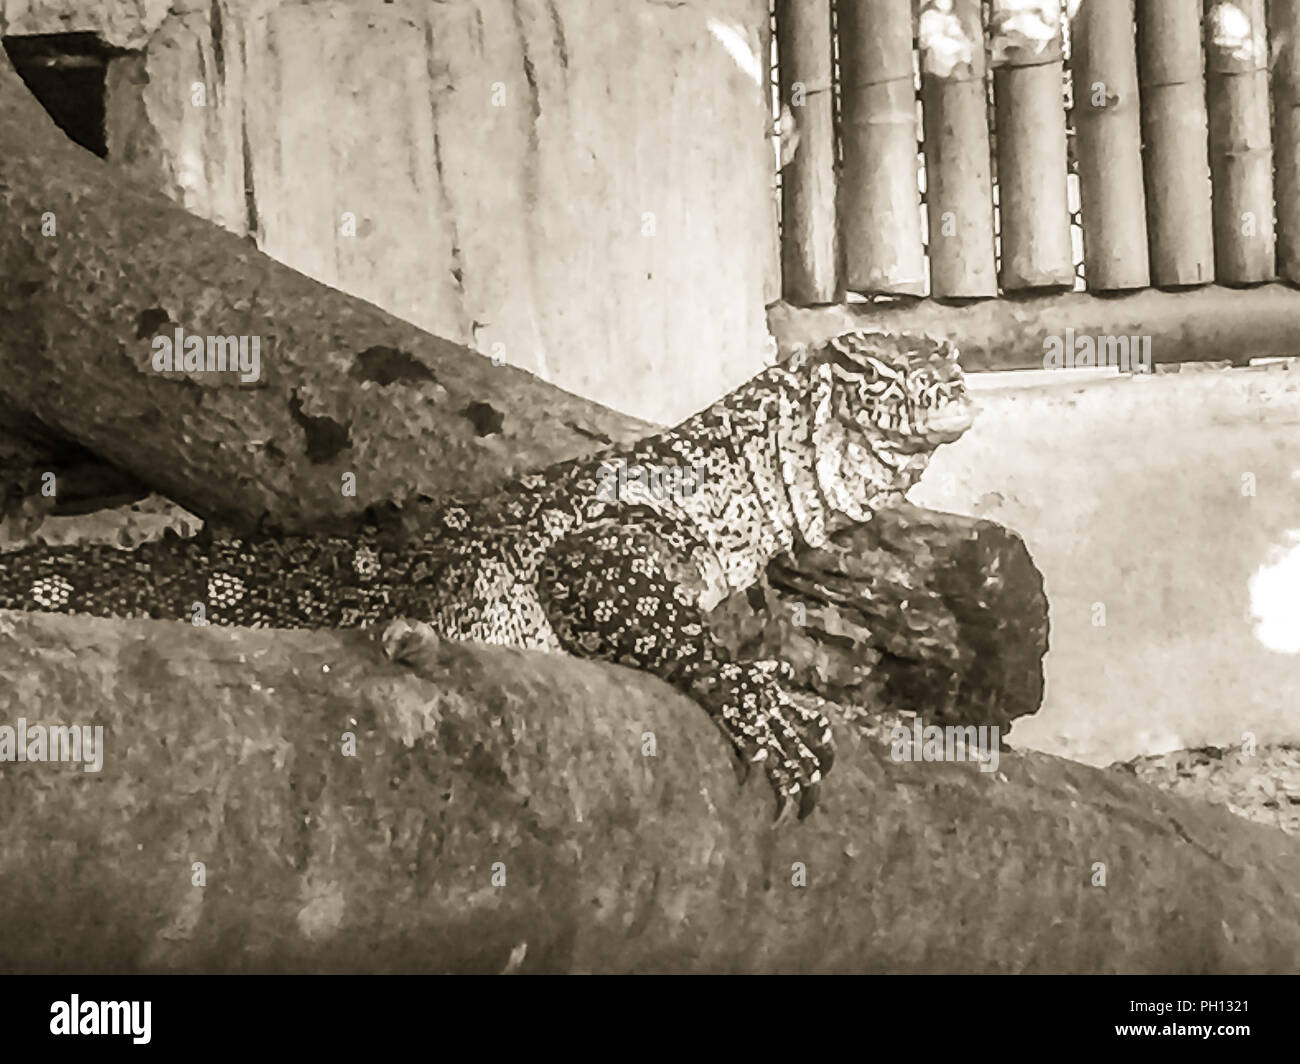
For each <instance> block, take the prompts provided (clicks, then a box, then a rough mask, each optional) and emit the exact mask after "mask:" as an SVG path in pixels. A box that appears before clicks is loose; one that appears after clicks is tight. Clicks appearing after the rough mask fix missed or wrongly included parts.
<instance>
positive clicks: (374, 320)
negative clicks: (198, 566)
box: [0, 54, 648, 531]
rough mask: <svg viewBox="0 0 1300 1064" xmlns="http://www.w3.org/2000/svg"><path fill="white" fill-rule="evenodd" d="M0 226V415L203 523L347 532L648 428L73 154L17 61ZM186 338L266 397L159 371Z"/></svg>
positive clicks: (206, 377)
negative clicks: (236, 344) (98, 458)
mask: <svg viewBox="0 0 1300 1064" xmlns="http://www.w3.org/2000/svg"><path fill="white" fill-rule="evenodd" d="M0 218H3V220H4V224H3V225H0V316H3V319H4V322H5V327H4V329H3V330H0V404H2V406H3V407H8V408H13V409H14V410H18V411H22V412H23V413H24V414H25V415H27V416H28V417H33V418H35V419H37V420H38V421H39V422H40V423H41V424H42V425H43V426H45V427H46V428H47V429H49V430H51V431H53V432H55V433H59V434H62V435H64V436H66V437H67V438H69V439H73V440H77V441H79V442H80V443H82V444H84V445H85V446H86V447H87V448H89V449H90V450H91V451H93V452H94V453H96V454H99V455H102V456H103V457H104V458H105V459H107V460H108V461H110V462H112V463H114V464H115V465H118V466H120V467H121V468H122V469H124V470H126V471H127V472H129V473H131V474H133V475H134V476H135V477H137V478H138V479H139V480H141V481H143V482H145V483H147V484H150V485H153V486H155V487H157V488H158V489H159V490H160V491H162V492H164V493H165V494H167V495H169V496H171V497H172V498H174V499H176V500H177V501H178V502H180V503H182V504H183V505H186V506H188V507H190V508H191V509H193V510H195V511H196V512H198V513H200V514H202V515H204V516H205V517H216V516H221V517H224V518H225V519H226V520H227V521H228V522H229V523H231V524H233V525H239V526H244V527H251V526H252V525H255V524H257V523H258V522H260V521H263V520H268V519H269V521H270V523H272V524H274V525H275V526H277V527H281V528H285V529H292V530H309V529H317V528H321V527H327V528H329V529H330V530H333V531H337V530H339V529H340V528H341V527H342V525H343V523H344V522H345V521H347V520H349V519H351V520H354V521H355V520H356V519H357V518H359V517H360V515H361V514H362V513H363V512H364V511H365V510H366V509H367V507H370V506H373V505H375V504H378V503H383V502H387V501H389V500H399V501H400V500H405V499H408V498H413V497H419V496H421V495H424V496H429V497H436V496H438V495H442V494H446V493H448V492H449V491H452V490H455V491H466V492H472V491H475V490H479V489H483V488H486V487H487V486H489V485H490V484H492V483H493V482H495V481H496V480H499V479H500V478H501V477H502V476H504V475H506V474H508V473H509V472H511V471H514V470H518V469H524V468H536V467H538V466H543V465H547V464H549V463H551V462H554V461H558V460H560V459H562V458H567V457H571V456H573V455H575V454H579V453H583V452H584V451H589V450H591V449H592V446H593V442H600V441H614V440H630V439H635V438H636V437H638V436H641V435H644V433H645V431H646V430H647V428H648V426H647V425H646V424H645V423H644V422H641V421H638V420H636V419H635V418H630V417H625V416H623V415H620V414H617V413H615V412H614V411H611V410H608V409H606V408H605V407H602V406H600V405H599V404H596V403H591V402H588V401H586V400H583V399H579V398H578V397H577V396H573V395H570V394H568V393H566V392H562V391H560V390H559V389H557V388H554V387H552V386H550V385H547V384H545V383H544V382H542V381H540V380H538V379H537V378H536V377H533V376H532V375H531V374H528V373H525V372H524V371H522V370H518V369H514V368H512V367H509V366H504V365H503V366H495V365H493V363H492V361H491V360H489V359H487V358H484V357H483V356H481V355H479V354H478V353H477V352H475V351H472V350H470V349H469V348H466V347H462V346H460V345H459V344H454V343H451V342H450V341H447V340H443V339H439V338H438V337H435V336H430V335H429V334H428V333H424V332H422V331H420V330H419V329H417V328H415V327H414V326H413V325H410V324H408V323H406V322H403V321H400V320H399V319H397V318H395V317H393V316H392V315H390V314H387V313H385V312H384V311H381V310H379V309H378V308H377V307H374V306H372V305H371V304H369V303H367V302H365V301H364V300H362V299H358V298H356V297H354V296H349V295H345V294H343V293H341V292H338V291H335V290H334V289H331V288H328V287H327V286H325V285H322V284H318V283H317V282H315V281H312V280H310V279H309V278H307V277H304V276H303V275H302V274H299V273H297V272H296V271H294V270H292V269H290V268H289V267H287V266H282V265H281V264H279V263H278V262H276V261H275V260H274V259H271V258H270V257H268V256H266V255H263V254H262V253H261V252H259V251H258V250H257V249H256V248H255V247H254V246H253V245H252V244H251V243H249V242H248V241H246V240H243V239H240V238H238V237H236V236H234V235H232V234H230V233H227V232H226V231H225V230H223V229H221V228H220V227H218V226H216V225H213V224H212V223H210V222H206V221H203V220H202V219H199V218H196V217H194V216H193V215H191V214H189V213H187V212H186V211H184V210H182V209H181V208H180V207H177V206H176V205H174V204H173V203H171V202H170V201H169V200H167V199H166V198H165V197H163V196H162V195H160V194H158V193H154V192H150V191H148V190H145V189H143V188H141V187H139V186H137V185H136V184H135V183H134V182H132V181H131V180H129V179H127V178H126V177H125V176H124V175H123V174H121V173H120V172H119V171H117V170H116V169H115V168H113V167H111V166H109V165H108V164H106V163H104V162H102V161H101V160H99V159H97V158H95V157H94V156H93V155H91V154H90V153H88V152H86V151H83V150H82V149H81V148H79V147H77V146H76V145H74V144H72V143H71V142H70V141H69V140H68V139H67V137H66V136H64V134H63V133H62V132H61V131H60V130H58V129H57V128H56V127H55V126H54V124H53V122H51V120H50V118H49V117H48V115H46V114H45V112H44V111H43V110H42V109H41V106H40V104H38V103H37V102H36V100H35V99H34V98H33V97H32V95H31V94H30V93H29V92H28V91H27V89H26V87H25V86H24V85H23V83H22V81H21V80H20V79H19V78H18V75H17V74H16V73H15V72H14V70H13V68H12V66H11V65H10V63H9V61H8V60H7V59H6V58H5V57H4V56H3V55H2V54H0ZM177 328H180V329H183V331H184V332H183V334H184V335H185V336H197V337H201V338H206V337H209V336H211V337H228V336H229V337H245V338H248V341H249V348H250V350H251V345H252V340H253V338H256V339H257V340H258V344H259V350H260V374H259V376H258V378H257V379H256V380H251V381H242V380H241V379H240V375H239V374H237V373H232V372H224V373H219V372H211V373H207V372H205V373H195V374H190V375H183V374H177V373H160V372H156V371H155V369H154V365H153V358H154V354H155V350H154V347H153V341H154V340H155V339H156V338H158V337H173V338H174V336H175V330H176V329H177ZM3 424H4V423H3V421H2V420H0V427H3ZM413 441H416V442H413ZM348 473H352V474H355V476H356V494H355V495H346V494H344V493H343V491H342V478H343V477H344V475H345V474H348Z"/></svg>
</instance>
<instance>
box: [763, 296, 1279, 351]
mask: <svg viewBox="0 0 1300 1064" xmlns="http://www.w3.org/2000/svg"><path fill="white" fill-rule="evenodd" d="M1297 321H1300V291H1297V290H1296V289H1294V288H1292V287H1290V286H1289V285H1283V284H1262V285H1257V286H1256V287H1254V288H1245V289H1242V288H1224V287H1222V286H1220V285H1207V286H1205V287H1202V288H1195V289H1191V290H1183V291H1177V292H1162V291H1160V290H1159V289H1156V288H1141V289H1137V290H1136V291H1133V292H1125V293H1122V294H1119V295H1114V296H1096V295H1092V294H1091V293H1089V292H1059V293H1054V294H1044V295H1040V296H1034V297H1032V298H1024V299H985V300H981V301H980V302H978V303H970V304H967V305H965V306H952V305H949V304H945V303H940V302H939V301H938V300H934V299H921V300H915V301H911V302H909V303H906V304H898V305H893V306H884V305H879V306H866V305H864V304H849V305H847V306H838V307H819V308H816V309H813V310H804V309H801V308H798V307H789V306H786V305H784V304H781V303H778V304H775V305H774V306H772V307H769V308H768V313H767V323H768V328H769V329H771V331H772V335H773V336H775V337H776V341H777V345H778V347H779V349H780V350H782V351H789V350H791V349H792V348H793V347H794V346H795V345H797V344H801V343H802V344H806V345H812V344H817V343H820V342H822V341H823V340H826V339H828V338H829V337H832V336H838V335H840V334H841V333H845V332H848V331H849V330H851V329H862V328H871V329H890V330H894V331H899V332H919V333H929V334H931V335H933V336H940V337H946V338H948V339H950V340H952V341H953V343H955V344H956V345H957V348H958V350H959V351H960V352H961V364H962V367H963V368H964V369H966V370H970V371H982V370H1009V369H1043V368H1044V367H1045V366H1047V365H1050V364H1051V356H1053V355H1055V354H1056V352H1057V351H1058V349H1059V346H1060V345H1062V344H1063V343H1064V342H1065V341H1067V340H1069V339H1071V338H1073V343H1070V344H1066V345H1065V346H1066V348H1067V349H1068V350H1070V351H1074V352H1076V353H1078V352H1082V351H1083V350H1085V349H1086V347H1087V344H1088V341H1089V338H1090V339H1091V346H1092V351H1093V356H1094V359H1097V358H1099V357H1101V356H1105V357H1104V359H1103V360H1102V362H1101V364H1103V365H1106V364H1111V363H1112V362H1113V361H1115V358H1114V356H1115V354H1116V345H1117V343H1118V344H1119V345H1120V349H1119V352H1118V353H1119V356H1120V358H1121V359H1122V357H1123V355H1124V351H1123V346H1124V345H1123V341H1124V340H1125V339H1127V340H1128V341H1129V342H1128V344H1127V349H1128V350H1127V354H1128V357H1129V358H1130V359H1133V358H1134V356H1135V352H1136V355H1137V357H1138V358H1144V357H1145V354H1146V344H1145V340H1144V339H1143V338H1145V337H1150V341H1151V342H1150V356H1151V361H1152V362H1153V363H1154V364H1155V365H1164V364H1172V363H1182V362H1206V361H1216V360H1228V361H1232V362H1236V363H1244V362H1247V361H1249V360H1250V359H1251V358H1266V357H1277V356H1287V355H1294V354H1295V351H1296V322H1297ZM1134 337H1137V338H1138V339H1139V341H1140V342H1139V343H1136V344H1135V343H1134V342H1133V338H1134ZM1079 361H1080V360H1079V358H1078V357H1077V355H1076V358H1075V361H1074V363H1073V364H1075V365H1078V364H1079ZM1066 364H1069V363H1068V362H1067V363H1066Z"/></svg>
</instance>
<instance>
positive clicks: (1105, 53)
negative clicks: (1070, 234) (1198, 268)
mask: <svg viewBox="0 0 1300 1064" xmlns="http://www.w3.org/2000/svg"><path fill="white" fill-rule="evenodd" d="M1071 28H1072V30H1073V38H1072V40H1073V45H1074V52H1073V55H1072V56H1071V60H1070V61H1071V64H1072V67H1073V70H1074V119H1075V130H1076V135H1077V137H1078V142H1077V144H1076V147H1077V148H1078V152H1077V157H1078V167H1079V185H1080V193H1081V195H1082V200H1083V235H1084V243H1083V252H1084V265H1085V268H1086V276H1087V281H1088V287H1089V288H1090V289H1092V290H1093V291H1097V292H1101V291H1114V290H1116V289H1123V288H1145V287H1146V286H1147V285H1148V284H1150V281H1151V278H1150V269H1149V263H1148V259H1147V227H1146V195H1145V190H1144V187H1143V180H1142V129H1141V117H1140V115H1141V112H1140V108H1139V106H1138V74H1137V54H1136V50H1135V46H1134V39H1133V0H1089V2H1088V3H1086V4H1084V5H1083V6H1082V7H1080V8H1079V12H1078V14H1077V15H1076V17H1075V19H1074V22H1073V24H1072V27H1071Z"/></svg>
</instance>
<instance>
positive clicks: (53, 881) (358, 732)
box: [0, 613, 1300, 973]
mask: <svg viewBox="0 0 1300 1064" xmlns="http://www.w3.org/2000/svg"><path fill="white" fill-rule="evenodd" d="M0 620H3V622H4V623H3V625H0V719H3V720H5V721H7V722H9V723H11V724H15V723H16V720H17V718H18V717H19V716H23V717H25V718H27V720H29V721H33V722H35V721H39V722H41V723H43V724H47V725H48V724H54V723H64V724H94V725H100V726H102V727H103V728H104V736H105V740H104V743H105V745H104V749H105V756H104V760H103V765H102V769H101V771H99V772H97V773H90V772H85V771H84V770H83V768H82V767H80V766H77V765H51V764H40V763H32V762H27V763H18V764H14V763H7V764H4V765H3V766H0V808H3V809H4V810H5V816H4V817H3V818H0V877H2V879H3V882H4V885H5V889H4V890H3V891H0V957H3V958H4V967H5V968H6V969H8V970H11V971H41V972H50V971H55V972H72V971H75V972H81V973H94V972H136V971H164V972H194V971H201V972H283V971H290V972H299V971H349V972H352V971H367V972H388V971H400V972H444V971H445V972H500V971H505V970H518V971H536V972H595V971H609V972H646V971H656V972H663V971H669V972H671V971H709V972H760V971H782V972H836V971H840V972H843V971H870V972H1062V971H1069V972H1161V973H1169V972H1258V971H1277V972H1281V971H1294V970H1295V968H1296V966H1297V963H1298V962H1300V898H1298V897H1297V896H1296V894H1295V891H1294V889H1293V885H1294V883H1295V882H1296V879H1297V877H1298V876H1300V840H1295V839H1290V838H1288V837H1287V836H1286V835H1284V834H1283V833H1282V832H1280V831H1277V830H1275V829H1271V828H1266V827H1262V826H1259V825H1254V824H1249V823H1245V822H1243V821H1241V820H1239V819H1237V818H1236V817H1233V816H1232V815H1231V814H1229V813H1227V812H1225V811H1222V810H1219V809H1214V808H1211V807H1209V806H1204V805H1198V804H1195V803H1192V802H1188V801H1186V800H1181V799H1176V798H1173V797H1170V796H1168V795H1165V794H1162V793H1160V792H1158V791H1156V790H1154V789H1153V788H1151V787H1149V786H1146V785H1143V784H1141V783H1139V782H1137V781H1135V780H1132V779H1130V778H1125V777H1124V776H1122V775H1120V774H1117V773H1110V772H1106V771H1102V770H1097V769H1093V768H1088V767H1085V766H1082V765H1078V764H1074V763H1072V762H1068V761H1061V760H1057V759H1055V758H1051V757H1046V756H1041V755H1026V756H1019V755H1013V754H1004V755H1003V756H1002V758H1001V763H1000V765H999V766H998V770H997V771H993V772H983V771H980V770H979V769H978V768H977V767H976V766H975V765H973V764H969V763H966V764H954V763H944V764H932V763H924V762H920V763H918V762H910V763H908V762H898V761H894V760H893V759H891V757H890V755H889V749H888V747H887V746H883V745H882V744H881V742H880V740H879V739H877V738H874V737H873V736H872V735H871V734H869V733H867V732H866V731H860V730H858V729H856V728H854V727H852V726H850V725H846V724H845V723H843V722H841V723H840V724H839V730H840V733H841V742H840V757H839V762H838V764H837V766H836V769H835V771H834V772H833V773H832V774H831V776H830V777H829V779H828V781H827V784H826V786H825V788H824V799H823V804H822V806H821V807H820V808H819V809H818V811H817V812H815V813H814V814H813V815H812V816H811V817H809V818H808V819H807V820H805V821H803V822H802V823H800V824H798V825H789V826H785V827H781V828H777V829H772V828H771V827H769V825H768V821H769V819H770V817H771V816H772V810H773V801H772V798H771V795H770V792H768V791H767V789H766V787H765V785H764V784H763V782H762V780H761V775H758V774H756V776H757V777H758V778H752V779H751V781H750V782H749V783H748V784H747V785H746V787H745V788H744V789H743V790H741V791H740V792H739V793H738V792H737V784H736V782H735V779H734V777H733V775H732V773H731V771H730V769H729V768H728V766H727V763H726V762H727V755H726V753H725V744H724V743H723V740H722V739H721V737H720V736H719V735H718V734H717V733H716V732H715V730H714V728H713V726H712V724H710V722H709V721H708V719H707V717H706V716H705V714H703V713H702V712H701V711H700V710H699V709H698V708H697V707H696V706H695V705H693V704H692V703H690V702H689V701H688V700H686V699H685V698H684V697H682V696H680V695H677V694H675V693H673V692H672V691H670V690H669V689H668V688H667V687H666V686H664V685H663V684H661V683H660V682H659V681H657V680H655V679H653V678H650V677H647V676H644V675H641V674H638V673H632V672H629V671H627V670H624V669H620V668H617V667H615V666H608V665H600V664H595V663H591V662H583V661H578V660H575V659H571V658H566V657H562V656H558V655H544V654H536V653H526V652H514V651H505V650H499V649H491V648H486V647H475V646H470V645H464V644H455V643H444V644H441V645H436V646H434V647H433V648H430V649H429V650H428V652H427V654H426V655H425V656H424V657H423V658H421V660H419V661H418V663H417V667H416V668H415V669H414V670H410V671H404V672H398V671H395V670H394V669H393V668H392V667H391V666H390V665H387V664H386V663H384V662H383V661H382V659H381V657H380V654H379V650H378V648H377V646H376V645H375V644H374V643H372V642H370V641H369V640H367V639H366V638H365V637H364V636H363V635H361V634H360V633H338V634H335V633H321V632H311V633H301V632H255V631H248V630H239V629H217V628H207V629H202V628H193V627H190V626H188V625H162V624H160V623H158V622H148V621H139V622H124V623H117V622H105V621H96V620H91V619H87V618H67V617H59V618H54V617H47V616H37V615H25V614H13V613H7V614H3V615H0ZM345 733H350V734H352V735H354V736H355V737H356V756H354V757H353V756H346V754H345V751H344V743H345V741H346V740H345ZM652 741H653V743H654V746H653V754H654V756H647V755H648V754H649V753H650V752H651V750H652V747H651V745H650V744H651V742H652ZM196 862H202V865H201V866H199V867H196ZM1098 862H1100V863H1102V864H1103V865H1104V866H1105V875H1106V885H1105V886H1100V885H1093V883H1094V881H1095V880H1096V877H1097V876H1098V874H1099V873H1098V864H1097V863H1098ZM200 873H201V874H202V885H196V881H197V880H198V879H199V875H200ZM802 876H806V884H807V885H806V886H797V885H795V884H796V883H797V882H799V881H801V877H802ZM1031 883H1032V888H1031V887H1030V884H1031Z"/></svg>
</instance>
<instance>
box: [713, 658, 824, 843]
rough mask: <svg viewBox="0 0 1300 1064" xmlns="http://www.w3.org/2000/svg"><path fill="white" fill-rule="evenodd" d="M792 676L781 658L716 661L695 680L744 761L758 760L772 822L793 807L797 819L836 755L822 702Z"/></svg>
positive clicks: (811, 805)
mask: <svg viewBox="0 0 1300 1064" xmlns="http://www.w3.org/2000/svg"><path fill="white" fill-rule="evenodd" d="M792 681H793V673H792V671H791V669H790V667H789V665H787V664H786V663H785V662H783V661H747V662H728V663H725V664H719V665H718V666H717V668H716V670H713V671H711V672H710V674H709V676H708V677H707V679H702V680H701V681H697V683H696V685H695V686H694V691H695V694H696V697H697V698H698V699H699V700H700V702H701V703H702V704H703V705H704V707H705V708H706V709H707V710H708V711H709V713H710V716H712V718H713V720H714V723H716V724H717V725H718V727H719V728H720V729H721V730H722V733H723V734H724V735H725V736H726V737H727V739H728V740H729V741H730V742H731V744H732V746H734V747H735V748H736V751H737V753H739V755H740V758H741V760H742V762H743V763H744V764H745V766H748V765H753V764H761V765H762V766H763V771H764V772H765V773H766V775H767V779H768V782H769V783H770V784H771V786H772V789H773V790H774V791H775V792H776V807H777V813H776V822H777V823H781V822H783V821H785V820H787V819H788V818H789V815H790V813H791V812H792V811H793V810H797V811H798V816H799V819H800V820H802V819H803V818H804V817H806V816H807V815H808V814H809V813H811V812H812V811H813V809H814V808H815V807H816V805H817V798H818V795H819V793H820V790H821V781H822V779H823V777H824V776H825V775H826V773H827V772H829V771H830V769H831V765H832V763H833V762H834V760H835V747H834V738H833V736H832V734H831V725H830V721H829V720H827V718H826V715H825V714H824V713H823V712H822V707H823V706H824V705H825V704H826V703H825V702H824V701H822V699H820V698H818V697H817V696H816V695H814V694H810V693H806V692H803V691H799V690H797V689H795V688H794V687H793V684H792ZM747 774H748V770H747V767H746V771H745V775H747ZM742 779H743V776H742Z"/></svg>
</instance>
